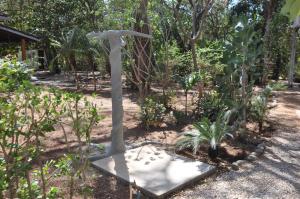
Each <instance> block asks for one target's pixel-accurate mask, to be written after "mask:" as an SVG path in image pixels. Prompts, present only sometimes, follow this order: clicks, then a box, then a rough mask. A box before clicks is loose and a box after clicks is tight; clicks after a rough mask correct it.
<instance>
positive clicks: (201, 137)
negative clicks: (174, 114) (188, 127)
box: [177, 114, 232, 158]
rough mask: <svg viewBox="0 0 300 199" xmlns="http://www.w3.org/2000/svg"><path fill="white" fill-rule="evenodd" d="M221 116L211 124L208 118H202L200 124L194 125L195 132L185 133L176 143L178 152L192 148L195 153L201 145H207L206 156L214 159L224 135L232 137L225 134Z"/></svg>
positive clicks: (225, 130)
mask: <svg viewBox="0 0 300 199" xmlns="http://www.w3.org/2000/svg"><path fill="white" fill-rule="evenodd" d="M223 115H224V114H219V116H218V117H217V119H216V121H214V122H211V121H210V120H209V119H208V118H203V119H202V120H201V121H200V122H198V123H196V124H194V127H195V130H194V131H191V132H187V133H186V134H185V136H184V138H182V139H181V140H179V141H178V142H177V147H178V148H179V150H182V149H185V148H193V151H194V153H196V152H197V151H198V149H199V147H200V145H201V144H203V143H209V145H210V147H209V150H208V155H209V156H210V157H211V158H216V157H217V156H218V149H219V144H220V143H221V141H222V140H223V139H224V138H225V136H226V135H228V136H231V137H232V135H231V134H230V133H228V132H227V126H226V123H225V122H224V119H223Z"/></svg>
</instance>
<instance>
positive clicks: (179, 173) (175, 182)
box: [92, 145, 215, 197]
mask: <svg viewBox="0 0 300 199" xmlns="http://www.w3.org/2000/svg"><path fill="white" fill-rule="evenodd" d="M92 164H93V165H94V166H95V167H96V168H99V169H101V170H103V171H105V172H108V173H110V174H112V175H114V176H116V177H118V178H120V179H122V180H124V181H126V182H129V183H134V182H135V184H136V186H137V187H139V188H140V189H141V190H142V191H144V192H146V193H147V194H150V195H152V196H155V197H163V196H165V195H167V194H169V193H170V192H173V191H175V190H177V189H179V188H182V187H183V186H184V185H186V184H188V183H191V182H193V181H195V180H198V179H201V178H204V177H206V176H208V175H210V174H212V173H213V172H214V171H215V167H214V166H211V165H208V164H206V163H202V162H200V161H195V160H192V159H189V158H186V157H182V156H178V155H176V154H172V153H170V152H167V151H165V150H163V149H162V148H159V147H156V146H154V145H145V146H142V147H138V148H135V149H130V150H127V151H126V152H125V153H120V154H116V155H113V156H109V157H107V158H104V159H100V160H97V161H94V162H92Z"/></svg>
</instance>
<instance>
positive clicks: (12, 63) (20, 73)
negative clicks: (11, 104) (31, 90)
mask: <svg viewBox="0 0 300 199" xmlns="http://www.w3.org/2000/svg"><path fill="white" fill-rule="evenodd" d="M30 74H31V70H30V69H29V68H28V66H26V65H25V64H24V63H22V62H18V61H16V60H10V59H0V92H6V91H14V90H15V89H17V88H18V87H19V86H20V85H21V84H22V83H23V82H24V81H28V80H30Z"/></svg>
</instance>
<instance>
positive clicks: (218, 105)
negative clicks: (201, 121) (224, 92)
mask: <svg viewBox="0 0 300 199" xmlns="http://www.w3.org/2000/svg"><path fill="white" fill-rule="evenodd" d="M226 109H227V106H226V104H225V100H224V99H223V98H222V96H221V94H220V93H218V92H216V91H211V92H209V93H205V94H204V96H203V97H201V98H198V101H197V102H196V109H195V114H196V115H198V116H199V117H207V118H209V119H210V120H215V119H216V118H217V116H218V113H219V112H223V111H225V110H226Z"/></svg>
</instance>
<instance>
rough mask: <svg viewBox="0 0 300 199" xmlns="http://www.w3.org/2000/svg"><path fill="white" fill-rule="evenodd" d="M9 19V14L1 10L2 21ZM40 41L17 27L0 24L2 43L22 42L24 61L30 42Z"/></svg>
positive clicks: (0, 17)
mask: <svg viewBox="0 0 300 199" xmlns="http://www.w3.org/2000/svg"><path fill="white" fill-rule="evenodd" d="M5 20H9V18H8V16H7V15H5V14H3V13H1V12H0V21H5ZM38 41H40V39H39V38H37V37H36V36H34V35H31V34H28V33H25V32H23V31H19V30H17V29H14V28H11V27H8V26H5V25H1V24H0V43H11V42H14V43H20V44H21V52H22V61H24V60H26V46H27V43H28V42H38Z"/></svg>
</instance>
